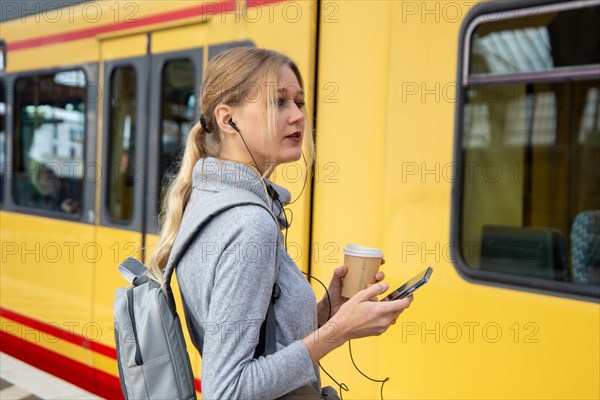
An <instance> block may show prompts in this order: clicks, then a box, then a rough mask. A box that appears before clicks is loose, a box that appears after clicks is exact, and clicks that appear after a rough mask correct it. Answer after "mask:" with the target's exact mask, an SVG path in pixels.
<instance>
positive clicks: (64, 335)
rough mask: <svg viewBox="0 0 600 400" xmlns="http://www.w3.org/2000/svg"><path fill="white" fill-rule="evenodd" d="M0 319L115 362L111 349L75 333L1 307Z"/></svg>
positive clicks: (115, 354) (112, 349)
mask: <svg viewBox="0 0 600 400" xmlns="http://www.w3.org/2000/svg"><path fill="white" fill-rule="evenodd" d="M0 317H3V318H6V319H10V320H12V321H15V322H18V323H19V324H21V325H25V326H28V327H30V328H33V329H36V330H38V331H40V332H44V333H47V334H49V335H52V336H54V337H57V338H59V339H61V340H64V341H66V342H69V343H73V344H75V345H77V346H81V347H83V348H85V349H90V350H92V351H93V352H95V353H99V354H102V355H105V356H107V357H110V358H112V359H115V360H116V359H117V351H116V350H115V349H114V348H113V347H110V346H107V345H104V344H102V343H99V342H97V341H94V340H89V339H88V338H86V337H84V336H81V335H78V334H77V333H75V332H70V331H67V330H65V329H62V328H60V327H58V326H55V325H50V324H47V323H45V322H42V321H39V320H36V319H33V318H30V317H27V316H25V315H22V314H17V313H16V312H14V311H10V310H7V309H6V308H3V307H0ZM3 329H4V330H6V327H3Z"/></svg>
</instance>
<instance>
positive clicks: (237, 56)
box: [148, 47, 314, 282]
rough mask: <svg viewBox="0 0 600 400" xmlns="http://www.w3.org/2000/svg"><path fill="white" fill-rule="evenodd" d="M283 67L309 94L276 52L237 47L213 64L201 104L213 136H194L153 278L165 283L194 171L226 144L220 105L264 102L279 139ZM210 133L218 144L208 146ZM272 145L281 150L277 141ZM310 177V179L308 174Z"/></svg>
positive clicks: (163, 216)
mask: <svg viewBox="0 0 600 400" xmlns="http://www.w3.org/2000/svg"><path fill="white" fill-rule="evenodd" d="M283 66H288V67H289V68H290V69H291V70H292V71H293V72H294V74H295V75H296V78H297V79H298V83H299V84H300V87H301V88H302V89H303V90H304V82H303V80H302V76H301V74H300V70H299V69H298V66H297V65H296V64H295V63H294V62H293V61H292V60H291V59H290V58H288V57H287V56H285V55H283V54H281V53H278V52H276V51H273V50H267V49H257V48H254V47H237V48H233V49H231V50H228V51H225V52H223V53H221V54H219V55H217V56H216V57H215V58H213V59H212V60H211V61H210V62H209V63H208V66H207V68H206V71H205V74H204V80H203V83H202V88H201V96H200V104H199V105H200V110H201V113H202V115H203V117H204V119H205V126H206V128H207V130H208V132H207V131H205V130H204V129H203V127H202V124H201V123H197V124H196V125H195V126H194V127H193V128H192V129H191V130H190V132H189V135H188V138H187V142H186V145H185V151H184V153H183V158H182V160H181V163H180V168H179V172H178V173H177V175H176V176H175V177H174V178H173V180H172V181H171V182H170V184H169V188H168V190H167V194H166V196H165V201H164V204H163V209H162V211H161V213H160V226H161V229H160V236H159V239H158V243H157V244H156V248H155V250H154V252H153V253H152V255H151V257H150V260H149V263H148V265H149V269H150V275H151V277H153V278H155V279H157V280H159V281H161V282H162V271H163V269H164V268H165V267H166V265H167V261H168V259H169V255H170V253H171V250H172V248H173V244H174V242H175V239H176V237H177V233H178V232H179V226H180V224H181V220H182V217H183V213H184V211H185V207H186V205H187V203H188V200H189V198H190V195H191V193H192V172H193V170H194V166H195V165H196V162H197V161H198V160H199V159H200V158H203V157H206V156H212V157H217V158H218V156H219V152H220V148H221V146H220V144H221V139H220V132H219V128H218V125H217V123H216V119H215V115H214V114H215V108H216V107H217V106H218V105H219V104H227V105H229V106H235V105H239V104H243V103H244V102H247V101H262V104H263V110H264V111H265V113H264V118H265V123H266V124H265V125H266V127H267V134H268V137H269V138H270V139H273V138H274V137H275V130H276V128H275V124H276V118H277V106H276V99H277V78H278V75H279V71H280V69H281V67H283ZM257 89H259V90H264V89H266V90H265V92H266V96H260V97H250V96H252V95H253V93H254V92H255V91H256V90H257ZM258 99H260V100H258ZM209 132H210V133H211V135H210V136H211V137H212V143H207V133H209ZM307 136H308V141H309V146H310V157H309V162H308V164H307V169H308V168H310V166H311V165H312V161H313V160H314V142H313V137H312V133H310V132H309V135H307ZM270 142H271V143H273V145H275V141H274V140H270ZM273 154H274V153H273ZM272 168H273V164H271V166H270V167H269V168H268V170H267V171H264V175H263V176H262V177H261V179H262V178H264V177H265V176H267V175H268V174H269V173H270V172H271V170H272ZM306 173H307V174H308V170H307V171H306Z"/></svg>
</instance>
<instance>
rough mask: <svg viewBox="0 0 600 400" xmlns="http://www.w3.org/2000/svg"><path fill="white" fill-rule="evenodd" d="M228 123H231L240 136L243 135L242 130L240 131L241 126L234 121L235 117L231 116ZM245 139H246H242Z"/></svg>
mask: <svg viewBox="0 0 600 400" xmlns="http://www.w3.org/2000/svg"><path fill="white" fill-rule="evenodd" d="M227 123H228V124H229V126H231V127H232V128H233V129H234V130H235V131H236V132H237V133H239V134H240V136H242V132H240V128H238V127H237V125H236V124H235V122H233V119H231V118H229V121H227ZM242 140H244V139H242Z"/></svg>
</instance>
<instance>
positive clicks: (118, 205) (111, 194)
mask: <svg viewBox="0 0 600 400" xmlns="http://www.w3.org/2000/svg"><path fill="white" fill-rule="evenodd" d="M109 89H110V103H109V110H108V115H109V119H108V121H109V132H108V170H109V174H108V193H107V206H108V212H109V215H110V217H111V218H112V219H113V220H115V221H118V222H127V221H130V220H131V217H132V215H133V189H134V183H135V174H136V169H137V164H136V162H135V133H136V131H135V127H136V110H137V102H138V99H137V74H136V71H135V69H134V68H133V67H132V66H124V67H118V68H115V69H114V70H113V71H112V74H111V76H110V83H109Z"/></svg>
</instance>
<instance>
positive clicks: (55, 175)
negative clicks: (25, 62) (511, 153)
mask: <svg viewBox="0 0 600 400" xmlns="http://www.w3.org/2000/svg"><path fill="white" fill-rule="evenodd" d="M85 95H86V78H85V75H84V73H83V71H81V70H74V71H64V72H58V73H55V74H43V75H35V76H30V77H23V78H18V79H17V80H16V81H15V112H14V115H15V130H14V133H15V140H14V152H13V157H14V181H13V191H14V199H15V202H16V203H17V204H18V205H20V206H25V207H31V208H36V209H42V210H48V211H55V212H61V213H67V214H72V215H80V214H81V205H82V198H83V166H84V162H85V160H84V145H85V143H84V140H85V121H86V115H85Z"/></svg>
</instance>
